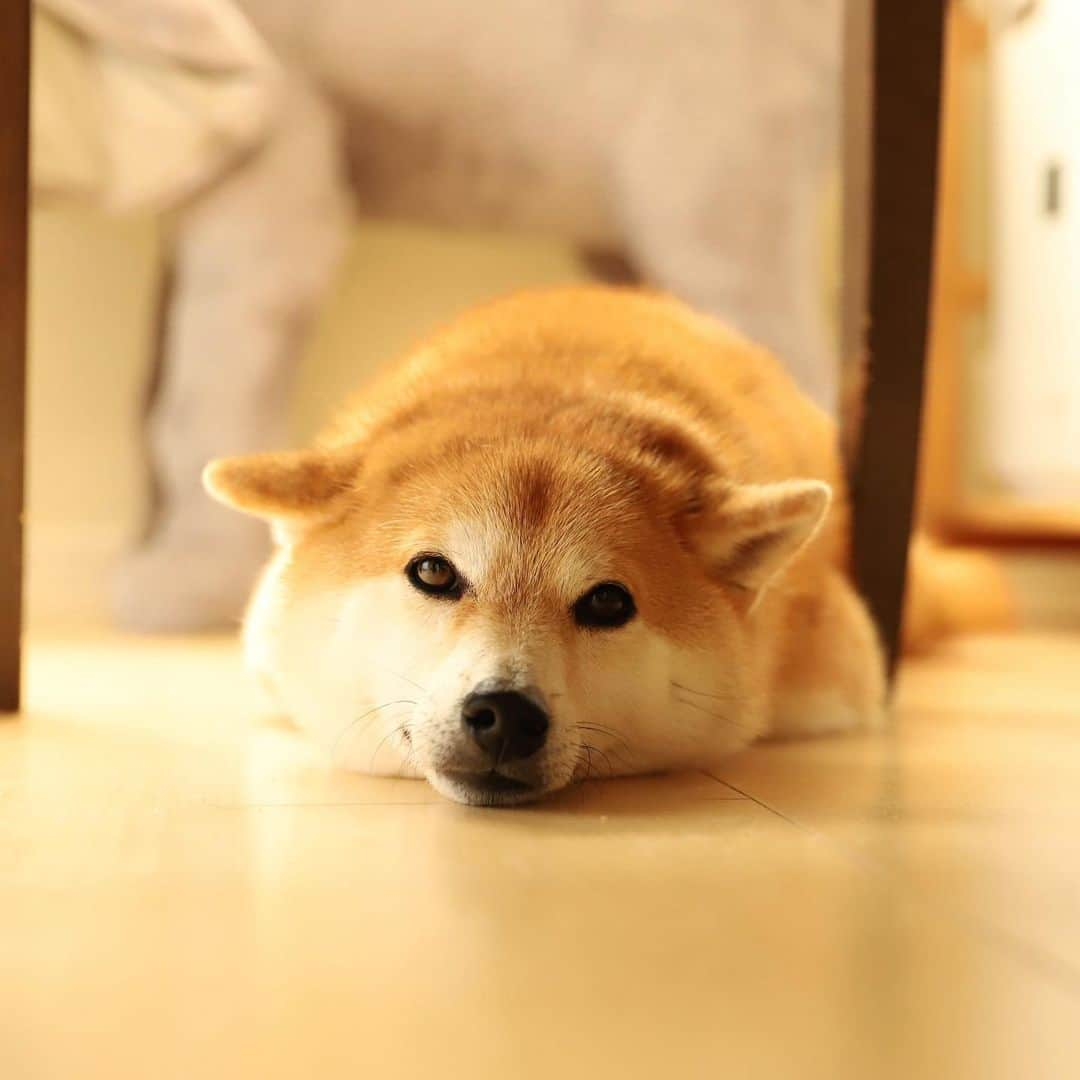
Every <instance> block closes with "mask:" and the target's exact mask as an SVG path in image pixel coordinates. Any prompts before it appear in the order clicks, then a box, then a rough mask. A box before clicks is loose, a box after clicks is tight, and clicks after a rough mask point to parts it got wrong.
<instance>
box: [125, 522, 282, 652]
mask: <svg viewBox="0 0 1080 1080" xmlns="http://www.w3.org/2000/svg"><path fill="white" fill-rule="evenodd" d="M268 551H269V544H268V542H267V539H266V537H265V536H262V535H260V536H258V537H257V538H256V537H253V536H251V534H250V533H249V534H242V535H228V536H220V537H206V538H205V539H202V540H200V541H198V542H194V543H193V542H190V541H189V542H184V543H181V542H179V541H178V540H175V539H170V538H169V537H168V536H160V537H156V538H152V539H151V540H150V541H149V542H148V543H146V544H145V545H143V546H142V547H139V548H137V549H136V550H134V551H132V552H131V553H129V554H128V555H126V556H125V557H124V558H123V559H122V560H121V562H120V563H119V565H118V566H117V567H116V570H115V572H114V576H113V581H112V589H111V596H110V601H111V609H112V617H113V621H114V622H115V623H116V624H117V625H118V626H119V627H121V628H122V629H124V630H132V631H136V632H138V633H159V634H168V633H190V632H194V631H199V630H210V629H220V628H227V627H235V626H237V625H238V623H239V621H240V617H241V615H242V614H243V611H244V606H245V604H246V603H247V599H248V596H249V595H250V593H251V588H252V585H253V584H254V581H255V577H256V575H257V574H258V571H259V567H260V565H261V563H262V562H263V560H264V559H265V558H266V555H267V553H268Z"/></svg>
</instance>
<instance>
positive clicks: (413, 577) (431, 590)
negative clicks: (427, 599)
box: [405, 555, 461, 600]
mask: <svg viewBox="0 0 1080 1080" xmlns="http://www.w3.org/2000/svg"><path fill="white" fill-rule="evenodd" d="M405 576H406V577H407V578H408V579H409V581H410V582H411V584H412V585H413V587H414V588H417V589H419V590H420V591H421V592H423V593H427V594H428V595H429V596H446V597H450V598H452V599H455V600H456V599H457V598H458V597H459V596H460V595H461V578H460V577H459V576H458V572H457V571H456V570H455V569H454V565H453V563H451V562H450V560H449V559H444V558H443V557H442V556H441V555H417V556H416V558H415V559H413V560H412V562H410V563H409V565H408V566H407V567H405Z"/></svg>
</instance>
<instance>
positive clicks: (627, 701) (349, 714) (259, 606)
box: [209, 445, 828, 805]
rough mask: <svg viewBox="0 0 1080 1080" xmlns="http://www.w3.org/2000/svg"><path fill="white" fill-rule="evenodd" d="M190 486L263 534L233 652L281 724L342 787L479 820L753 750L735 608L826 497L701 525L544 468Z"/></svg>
mask: <svg viewBox="0 0 1080 1080" xmlns="http://www.w3.org/2000/svg"><path fill="white" fill-rule="evenodd" d="M209 485H210V487H211V489H212V490H213V491H215V493H217V494H218V495H219V497H222V498H223V499H225V500H226V501H228V502H230V503H232V504H233V505H240V506H242V507H243V508H246V509H253V510H255V511H256V512H261V513H264V514H265V515H266V516H268V517H271V518H272V519H275V520H276V521H277V523H278V528H277V532H278V535H279V540H280V542H281V548H280V550H279V552H278V554H277V556H276V557H275V559H274V561H273V563H272V564H271V566H270V568H269V569H268V571H267V573H266V574H265V576H264V579H263V581H262V583H261V585H260V588H259V590H258V593H257V595H256V598H255V600H254V602H253V605H252V608H251V611H250V613H249V621H248V640H249V649H250V651H251V654H252V659H253V661H254V663H255V665H256V666H257V667H258V668H259V669H260V670H261V671H262V672H263V673H264V674H265V675H267V677H268V678H269V681H270V682H271V683H272V684H273V686H274V688H275V689H276V691H277V692H278V694H279V695H280V696H281V698H282V699H283V703H284V704H285V706H286V707H287V708H288V710H289V711H290V713H291V714H292V715H293V716H294V718H296V719H297V720H298V722H299V723H300V724H301V726H302V727H305V728H306V729H308V730H309V731H311V732H313V733H314V734H316V735H317V737H319V738H320V740H321V741H322V742H324V744H326V745H327V746H328V747H329V749H330V750H331V752H332V754H333V756H334V758H335V759H336V760H337V761H339V762H341V763H342V764H345V765H346V766H348V767H351V768H355V769H358V770H361V771H366V772H373V773H391V774H400V773H403V772H409V773H418V774H421V775H423V776H424V777H426V778H427V779H428V780H429V781H430V782H431V783H432V784H433V785H434V786H435V787H436V788H437V789H438V790H439V791H441V792H442V793H444V794H445V795H447V796H449V797H450V798H453V799H456V800H459V801H462V802H468V803H478V804H486V805H490V804H507V803H515V802H522V801H527V800H530V799H535V798H537V797H539V796H541V795H543V794H545V793H549V792H553V791H555V790H557V789H559V788H562V787H564V786H565V785H566V784H568V783H570V782H571V781H572V780H574V779H576V778H581V777H585V776H588V775H598V776H606V775H613V774H619V773H639V772H646V771H653V770H658V769H664V768H670V767H674V766H678V765H682V764H689V763H692V762H700V761H701V760H702V759H703V758H707V757H709V756H712V755H719V754H722V753H725V752H728V751H730V750H732V749H734V748H737V747H738V746H740V745H742V744H745V743H746V742H748V741H749V740H750V739H751V738H753V737H754V736H755V735H756V734H758V733H759V731H760V714H759V709H758V708H757V704H758V703H757V701H756V700H755V697H756V693H757V690H756V687H757V685H758V676H757V673H756V672H755V659H754V634H755V626H754V619H753V614H752V608H753V603H754V598H755V596H756V595H757V592H758V590H759V588H760V587H762V586H763V585H764V581H765V579H766V578H767V577H768V576H770V575H771V574H772V573H774V572H775V569H776V567H777V566H778V565H779V564H780V562H781V561H784V560H786V559H787V558H789V557H790V554H791V553H792V551H794V550H795V549H796V548H797V547H798V546H799V545H801V544H802V543H803V542H804V541H805V540H806V538H807V537H808V536H809V534H810V533H811V532H812V531H813V529H814V528H815V527H816V524H817V522H818V521H819V520H820V517H821V515H822V514H823V512H824V506H825V503H826V501H827V497H828V492H827V489H825V488H824V485H820V484H812V483H809V484H803V485H775V486H773V487H769V488H755V489H753V490H750V489H739V490H738V491H730V490H729V491H727V492H726V493H725V494H724V495H723V497H720V496H718V501H719V502H720V503H721V504H722V510H720V511H718V512H712V511H711V510H709V509H708V508H703V507H702V505H701V499H700V495H696V496H694V497H693V498H688V495H687V492H685V491H682V490H678V489H677V488H675V489H672V490H665V489H664V487H663V485H662V484H657V483H651V482H648V481H647V480H646V481H643V478H642V477H641V476H640V475H634V474H632V473H628V472H626V471H622V470H620V469H618V468H615V467H613V466H612V465H610V464H608V463H605V462H604V461H603V459H602V458H599V457H596V456H590V455H588V454H585V453H581V454H574V453H572V452H568V451H567V449H566V448H565V447H556V446H553V445H547V446H545V445H522V446H520V447H517V448H509V449H508V448H507V447H497V448H496V447H484V446H482V445H481V446H478V447H466V448H463V449H461V448H459V449H457V450H455V451H453V452H450V453H442V452H440V453H436V454H430V455H426V456H425V457H423V458H422V459H421V460H415V458H414V460H410V461H408V462H407V463H403V462H402V461H401V460H400V459H399V460H394V459H393V458H390V459H388V460H386V461H384V462H383V464H382V465H375V464H373V463H371V462H365V463H364V464H363V465H361V466H357V465H356V464H355V463H351V462H348V461H347V460H342V461H336V462H328V459H326V458H313V457H311V456H310V455H309V456H305V455H282V456H278V457H275V458H259V459H240V460H238V461H233V462H226V463H223V465H222V466H219V467H218V468H217V469H216V471H213V472H211V474H210V478H209ZM324 488H325V492H324V494H323V495H320V492H323V489H324ZM780 489H782V490H780ZM253 492H254V495H253ZM298 498H299V500H300V502H302V504H303V506H302V510H301V511H300V512H294V511H295V510H296V507H295V505H294V504H295V502H296V500H297V499H298ZM290 500H292V502H290ZM283 508H284V509H283ZM290 508H291V509H290Z"/></svg>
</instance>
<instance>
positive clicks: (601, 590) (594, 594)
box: [574, 581, 637, 628]
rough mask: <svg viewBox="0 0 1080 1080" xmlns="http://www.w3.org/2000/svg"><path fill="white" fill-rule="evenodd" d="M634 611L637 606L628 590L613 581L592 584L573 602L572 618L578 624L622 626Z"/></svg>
mask: <svg viewBox="0 0 1080 1080" xmlns="http://www.w3.org/2000/svg"><path fill="white" fill-rule="evenodd" d="M636 613H637V606H636V605H635V604H634V598H633V597H632V596H631V595H630V591H629V590H628V589H626V588H625V587H624V586H622V585H619V584H618V583H617V582H614V581H605V582H603V583H602V584H600V585H596V586H594V587H593V588H591V589H590V590H589V591H588V592H587V593H586V594H585V595H584V596H583V597H581V599H580V600H578V601H577V603H576V604H574V620H575V621H576V622H577V624H578V626H596V627H608V628H614V627H617V626H623V625H624V624H626V623H628V622H629V621H630V620H631V619H632V618H633V617H634V615H635V614H636Z"/></svg>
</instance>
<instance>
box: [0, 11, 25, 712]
mask: <svg viewBox="0 0 1080 1080" xmlns="http://www.w3.org/2000/svg"><path fill="white" fill-rule="evenodd" d="M29 88H30V0H7V2H6V3H5V4H4V5H3V7H2V8H0V712H7V711H12V710H15V709H17V708H18V707H19V676H20V651H21V650H20V642H21V636H22V563H23V528H22V524H23V448H24V445H25V424H26V408H25V407H26V233H27V228H26V223H27V195H26V192H27V171H28V160H27V150H28V146H29Z"/></svg>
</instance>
